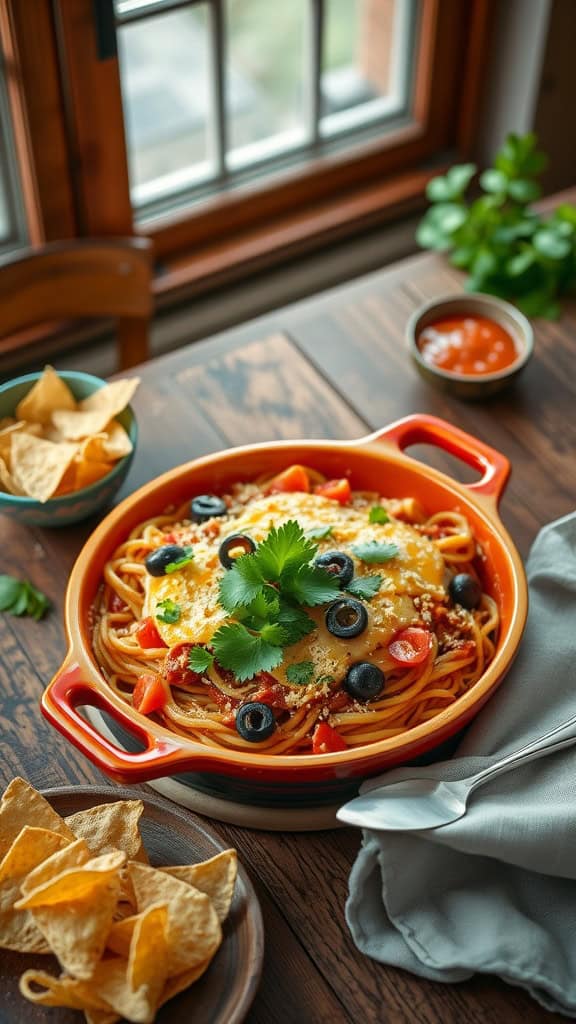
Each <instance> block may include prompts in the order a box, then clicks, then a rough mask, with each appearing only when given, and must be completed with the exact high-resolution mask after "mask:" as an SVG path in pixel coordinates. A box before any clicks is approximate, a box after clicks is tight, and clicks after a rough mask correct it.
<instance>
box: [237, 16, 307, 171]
mask: <svg viewBox="0 0 576 1024" xmlns="http://www.w3.org/2000/svg"><path fill="white" fill-rule="evenodd" d="M225 10H226V35H227V53H226V102H227V110H228V147H229V159H228V163H229V166H231V167H239V166H245V165H247V164H250V163H252V162H254V161H257V160H258V159H260V158H263V157H266V156H271V155H275V154H277V153H282V152H285V151H286V150H290V149H291V148H294V146H297V145H301V144H302V142H304V141H305V140H306V137H307V132H308V127H307V113H306V111H307V109H308V103H309V99H308V97H309V93H310V85H309V81H308V74H309V72H308V68H309V59H308V17H309V10H308V0H289V2H288V3H271V2H270V0H226V8H225Z"/></svg>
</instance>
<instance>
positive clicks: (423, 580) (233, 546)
mask: <svg viewBox="0 0 576 1024" xmlns="http://www.w3.org/2000/svg"><path fill="white" fill-rule="evenodd" d="M294 470H299V471H300V474H298V473H294V472H293V471H294ZM286 474H288V475H287V476H286ZM291 474H292V475H291ZM206 497H207V498H208V499H209V500H208V506H207V509H208V513H210V501H213V502H214V501H215V502H216V505H214V509H215V514H214V515H210V514H204V515H200V516H196V517H194V516H192V517H191V515H190V508H189V506H187V507H185V508H180V509H177V510H175V511H174V512H173V513H171V514H163V515H159V516H156V517H154V518H153V519H150V520H148V521H147V522H145V523H142V524H141V525H140V526H138V527H137V528H136V529H135V530H133V531H132V533H131V534H130V536H129V537H128V538H127V539H126V540H125V541H124V542H123V543H122V544H120V545H119V547H118V548H117V549H116V551H115V552H114V554H113V555H112V557H111V558H110V560H109V561H108V563H107V564H106V565H105V567H104V578H103V582H102V585H101V588H100V590H99V593H98V599H97V602H96V605H95V608H94V623H93V647H94V651H95V654H96V657H97V660H98V662H99V664H100V666H101V668H102V670H103V673H104V675H105V677H106V679H107V681H108V684H109V686H110V687H111V688H112V689H113V690H114V691H115V692H116V693H117V694H119V695H120V696H121V697H122V698H123V699H124V700H125V701H126V702H128V703H133V704H134V706H135V707H136V708H137V709H138V710H140V711H142V712H143V713H150V714H154V715H156V716H158V717H159V718H160V720H161V721H162V722H163V723H164V724H165V725H166V726H167V727H168V728H169V729H171V730H173V731H174V732H176V733H179V734H181V735H183V736H185V737H188V738H190V739H192V740H195V741H197V742H198V743H200V744H203V745H208V746H217V747H220V748H227V749H231V750H236V751H242V750H250V751H251V752H253V751H254V750H255V749H256V750H257V752H258V753H262V754H269V755H278V754H284V755H286V754H310V753H315V754H322V753H330V752H334V751H338V750H344V749H349V748H354V747H358V746H362V745H364V744H370V743H375V742H377V741H378V740H382V739H385V738H387V737H393V736H397V735H398V734H399V733H402V732H405V731H406V730H408V729H411V728H413V727H414V726H417V725H419V724H421V723H423V722H426V721H428V720H430V719H432V718H434V717H435V716H436V715H437V714H439V713H440V712H441V711H443V710H444V709H445V708H446V707H448V706H449V705H450V704H451V703H452V702H454V701H455V700H457V699H458V698H459V697H460V696H461V695H462V694H464V693H465V692H466V691H467V690H469V689H470V687H471V686H473V685H474V684H475V683H476V682H477V681H478V679H479V678H480V677H481V675H482V674H483V672H484V670H485V668H486V667H487V665H488V664H489V663H490V661H491V659H492V658H493V655H494V652H495V644H496V640H497V636H498V626H499V615H498V607H497V605H496V602H495V601H494V600H493V598H492V597H490V596H489V595H488V594H487V593H486V592H485V590H484V588H483V587H482V585H481V579H480V577H479V575H478V569H477V566H478V564H479V559H478V555H479V549H478V546H477V542H476V539H475V537H474V535H473V532H472V529H471V526H470V523H469V522H468V520H467V518H466V516H464V515H463V514H462V513H460V512H458V511H442V512H437V513H435V514H434V515H431V516H427V515H426V513H425V511H424V510H423V509H422V508H421V507H420V505H419V503H418V502H417V501H416V500H415V499H414V498H411V497H409V496H408V497H405V498H401V499H398V498H390V499H387V498H385V497H382V496H380V495H377V494H373V493H368V492H360V491H350V486H349V484H348V481H329V482H327V481H324V480H323V479H322V478H321V477H320V475H319V474H317V473H313V472H312V471H310V470H308V469H306V468H305V467H290V468H289V470H287V471H286V473H285V474H280V475H279V476H278V477H275V478H273V479H272V480H261V481H257V482H256V483H248V484H238V485H236V486H234V487H233V488H231V489H230V493H228V494H226V495H223V496H222V497H221V498H217V499H215V498H214V496H202V498H201V499H200V502H202V500H204V499H206ZM218 502H219V505H218ZM194 518H196V519H199V520H200V521H194ZM287 523H288V524H290V523H292V524H294V525H293V527H290V529H291V530H292V535H293V538H294V544H295V545H296V547H295V548H294V551H293V552H292V554H286V555H285V559H286V566H289V564H291V563H290V562H289V559H290V558H291V557H292V558H293V560H295V558H296V555H295V552H296V548H297V546H298V545H300V547H299V548H298V550H299V551H300V552H301V555H300V562H301V564H302V565H303V566H304V568H303V569H302V570H301V572H300V576H299V581H300V582H298V585H297V586H295V584H294V583H293V581H289V583H287V584H286V583H285V582H283V581H285V580H286V579H288V575H289V574H288V568H286V569H285V570H282V572H281V571H280V570H278V573H277V578H274V576H273V574H272V575H271V577H270V578H269V579H267V578H264V577H263V582H262V580H260V583H261V586H260V589H258V587H259V582H258V579H257V578H256V576H255V575H254V574H255V573H256V568H254V570H253V573H252V575H254V579H255V580H256V582H254V579H253V580H252V583H250V582H246V580H247V579H248V576H249V574H248V572H247V571H246V572H245V573H243V574H239V572H238V570H239V568H240V563H241V559H242V556H246V561H245V563H244V564H245V566H246V565H247V564H248V562H251V564H252V565H253V566H255V567H258V565H259V562H258V553H259V552H263V551H264V549H267V550H270V551H271V550H272V539H274V540H276V539H277V538H278V536H279V533H278V531H279V530H280V529H281V528H282V526H283V524H284V525H285V524H287ZM231 536H233V537H236V538H239V539H236V540H230V537H231ZM285 537H288V533H286V534H285ZM296 537H298V542H297V544H296ZM271 538H272V539H271ZM224 542H226V543H224ZM286 544H287V541H286ZM306 545H307V547H306ZM285 547H286V545H285ZM278 550H279V549H278ZM286 550H288V549H287V547H286ZM302 552H304V553H303V554H302ZM273 553H274V556H275V557H276V556H278V557H280V556H279V555H278V552H273ZM150 556H154V557H153V558H150ZM164 556H165V557H164ZM336 556H338V557H336ZM163 557H164V564H163V565H162V564H160V562H161V560H162V558H163ZM283 557H284V556H283ZM167 558H170V559H171V561H170V562H167V561H166V559H167ZM263 564H264V563H263ZM294 564H295V562H294ZM150 566H151V568H150ZM343 566H345V567H346V572H347V573H348V575H346V573H345V572H344V568H343ZM319 570H322V571H321V572H320V574H318V573H319ZM230 573H234V574H235V579H234V583H235V584H236V583H237V582H239V583H241V584H242V586H243V587H246V588H247V589H245V591H242V592H243V593H244V594H245V597H244V599H243V603H242V602H241V601H237V603H236V605H234V606H232V607H231V605H230V600H231V598H230V594H235V593H236V591H235V590H234V588H233V587H232V584H230V586H231V587H232V589H231V590H230V591H229V592H228V591H227V590H226V587H227V586H228V584H226V585H225V586H224V589H223V582H222V581H223V580H224V579H225V578H226V577H227V576H228V574H230ZM282 573H283V574H284V575H283V574H282ZM314 573H316V576H314ZM352 573H353V575H352ZM296 575H297V573H296ZM311 580H312V581H313V583H314V585H318V581H320V590H316V591H314V590H309V591H306V590H303V591H302V595H303V597H302V596H301V599H300V600H298V595H299V593H300V591H299V590H298V587H301V586H304V585H308V584H310V581H311ZM322 581H324V583H322ZM326 586H328V591H330V593H329V596H328V599H327V600H324V601H322V600H318V601H317V602H316V600H314V601H311V600H310V601H309V603H307V602H308V600H309V598H307V597H306V595H307V594H308V595H310V594H312V593H314V594H315V595H316V596H317V597H318V596H322V592H323V591H322V587H324V588H325V587H326ZM250 587H252V589H250ZM283 587H285V590H286V592H284V590H283ZM330 588H331V589H330ZM328 591H326V593H325V594H324V596H326V594H328ZM251 594H255V595H256V597H255V598H254V599H253V603H252V604H250V602H249V601H248V597H249V596H250V595H251ZM223 595H224V596H223ZM226 597H227V600H226V599H225V598H226ZM254 602H255V603H254ZM278 608H280V609H281V611H278ZM258 616H260V618H258ZM286 623H288V625H286ZM294 623H297V625H296V630H297V632H298V629H299V630H300V632H299V633H298V635H296V634H293V635H289V634H290V629H291V628H292V626H293V624H294ZM231 627H234V629H233V630H232V631H231ZM300 627H301V628H300ZM286 629H288V634H287V633H286ZM223 637H224V639H225V640H226V642H224V640H223V639H222V638H223ZM243 645H244V646H243ZM244 647H245V650H244ZM280 648H281V649H280ZM271 651H272V652H276V653H275V654H274V653H270V652H271ZM192 652H196V653H195V654H194V655H193V657H192V658H191V655H192ZM278 652H279V653H278ZM226 657H228V658H229V664H228V666H227V665H226ZM243 658H244V660H243ZM258 658H264V661H263V662H261V663H260V662H258ZM246 659H248V661H249V664H250V665H252V667H253V668H255V671H254V672H252V674H251V673H250V669H249V668H247V667H246V665H245V660H246ZM250 659H256V660H255V661H250ZM266 659H268V661H266ZM274 661H275V662H276V663H275V664H274ZM264 663H266V665H268V667H266V668H262V667H259V665H261V664H264ZM230 666H232V667H230ZM236 666H241V667H242V668H241V670H240V669H239V668H238V667H236ZM359 666H360V667H359ZM366 666H367V667H366ZM254 709H255V710H254ZM250 716H251V717H250Z"/></svg>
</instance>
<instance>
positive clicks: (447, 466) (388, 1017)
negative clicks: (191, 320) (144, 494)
mask: <svg viewBox="0 0 576 1024" xmlns="http://www.w3.org/2000/svg"><path fill="white" fill-rule="evenodd" d="M460 288H461V281H460V278H459V277H458V275H457V274H456V273H455V272H453V271H451V270H449V269H448V268H447V266H446V264H445V263H444V262H443V261H442V260H441V259H440V258H438V257H436V256H430V255H423V256H419V257H416V258H413V259H410V260H408V261H405V262H404V263H402V264H398V265H396V266H395V267H393V268H390V269H388V270H385V271H382V272H379V273H376V274H373V275H370V276H369V277H366V278H363V279H360V280H358V281H356V282H354V283H352V284H350V285H348V286H346V287H341V288H338V289H337V290H335V291H333V292H329V293H325V294H323V295H321V296H318V297H316V298H314V299H311V300H307V301H306V302H303V303H299V304H297V305H295V306H293V307H289V308H287V309H284V310H281V311H278V312H276V313H275V314H273V315H271V316H267V317H265V318H263V319H261V320H259V321H256V322H253V323H251V324H246V325H243V326H242V327H240V328H237V329H235V330H232V331H229V332H226V333H225V334H222V335H219V336H217V337H214V338H211V339H209V340H207V341H203V342H200V343H197V344H196V345H194V346H191V347H190V348H184V349H180V350H179V351H177V352H175V353H173V354H171V355H169V356H166V357H164V358H162V359H159V360H156V361H154V362H151V363H149V364H146V365H145V366H144V367H142V368H140V369H139V370H138V371H137V372H138V373H139V374H140V376H141V377H142V384H141V386H140V388H139V390H138V393H137V395H136V399H135V402H134V405H135V409H136V413H137V416H138V421H139V426H140V440H139V445H138V451H137V454H136V458H135V460H134V464H133V468H132V470H131V472H130V475H129V478H128V480H127V482H126V485H125V489H124V493H129V492H131V491H133V490H134V489H135V488H136V487H137V486H139V485H140V484H142V483H144V482H145V481H147V480H149V479H151V478H152V477H153V476H155V475H157V474H158V473H159V472H161V471H163V470H165V469H168V468H170V467H172V466H174V465H177V464H178V463H181V462H183V461H187V460H188V459H191V458H193V457H195V456H197V455H201V454H203V453H206V452H211V451H216V450H218V449H220V448H224V447H229V446H235V445H238V444H241V443H244V442H251V441H255V440H266V439H274V438H297V437H311V436H314V437H318V438H324V437H327V438H328V437H333V438H339V439H345V438H354V437H359V436H361V435H362V434H364V433H367V432H369V431H370V430H373V429H376V428H378V427H381V426H384V425H385V424H386V423H388V422H390V421H391V420H393V419H396V418H397V417H400V416H404V415H406V414H408V413H411V412H426V413H433V414H436V415H439V416H442V417H444V418H445V419H447V420H449V421H450V422H452V423H455V424H457V425H458V426H460V427H462V428H463V429H465V430H467V431H469V432H470V433H471V434H474V435H477V436H478V437H480V438H481V439H482V440H484V441H486V442H488V443H489V444H491V445H493V446H494V447H495V448H497V449H499V450H501V451H502V452H504V453H505V454H506V455H507V456H508V457H509V458H510V459H511V461H512V464H513V474H512V478H511V481H510V483H509V485H508V488H507V490H506V493H505V495H504V498H503V501H502V505H501V513H502V517H503V520H504V522H505V524H506V526H507V527H508V529H509V530H510V532H511V534H512V537H513V538H514V541H515V543H516V544H517V546H518V547H519V549H520V551H521V553H522V554H523V555H526V554H527V552H528V550H529V547H530V544H531V543H532V541H533V539H534V537H535V535H536V533H537V531H538V529H539V528H540V527H541V526H542V525H544V524H545V523H546V522H548V521H550V520H552V519H554V518H556V517H558V516H561V515H564V514H566V513H568V512H570V511H571V510H573V509H574V508H575V507H576V465H575V452H576V419H575V416H574V405H575V399H576V374H575V373H574V363H575V357H576V309H575V308H574V306H572V307H570V306H567V307H566V308H565V313H564V315H563V317H562V319H561V320H560V321H558V322H557V323H540V322H537V323H536V324H535V328H536V351H535V356H534V359H533V360H532V362H531V364H530V365H529V366H528V368H527V369H526V371H525V372H524V374H523V376H522V377H521V378H520V380H519V381H518V383H517V384H516V385H515V387H514V389H513V390H511V391H509V392H506V393H504V394H502V396H501V397H496V398H494V399H492V400H491V401H489V402H486V403H476V404H466V403H463V402H461V401H458V400H456V399H452V398H450V397H448V396H446V395H444V394H441V393H440V392H436V391H434V390H432V389H431V388H430V386H429V385H428V384H426V383H425V382H424V381H422V380H421V379H420V377H418V376H417V375H416V373H415V371H414V370H413V368H412V366H411V365H410V363H409V361H408V358H407V355H406V352H405V349H404V331H405V326H406V321H407V318H408V316H409V315H410V313H411V312H412V310H413V309H415V308H416V307H417V306H418V305H419V304H420V303H421V302H422V301H423V300H424V299H426V298H428V297H430V296H434V295H437V294H442V293H446V292H449V291H454V290H459V289H460ZM132 372H136V371H132ZM416 454H417V455H418V457H421V458H424V459H427V460H428V461H430V462H431V463H433V464H435V465H438V466H439V467H440V468H443V469H444V470H446V471H448V472H453V473H454V474H455V475H462V478H463V479H469V478H470V471H469V470H466V471H465V472H464V473H463V471H462V467H461V466H460V465H459V464H457V463H456V462H455V461H454V460H452V459H450V458H448V457H447V456H443V455H439V453H438V452H436V451H435V450H427V449H425V448H419V449H418V451H417V452H416ZM466 474H467V475H466ZM94 525H95V523H94V522H92V523H90V522H88V523H84V524H82V525H80V526H77V527H72V528H66V529H64V530H52V531H48V530H40V529H33V528H27V527H24V526H22V525H20V524H18V523H16V522H14V521H11V520H8V519H5V518H1V517H0V540H1V551H2V561H1V565H2V570H1V571H2V572H8V573H13V574H14V575H17V576H26V577H28V578H29V579H31V580H32V581H33V582H34V583H35V584H36V585H37V586H39V587H41V589H43V590H44V591H45V592H46V593H47V594H48V595H49V596H50V598H51V600H52V602H53V606H54V607H53V611H52V612H51V614H50V615H49V616H48V617H47V618H46V619H45V620H44V621H42V622H39V623H36V622H34V621H32V620H30V619H24V618H23V619H17V618H12V617H10V616H8V615H2V616H0V782H2V784H5V783H7V782H8V781H9V780H10V779H11V778H12V776H14V775H15V774H22V775H24V776H26V777H27V778H29V779H30V781H31V782H32V783H33V784H34V785H36V786H37V787H39V788H43V787H50V786H57V785H64V784H87V783H98V784H102V783H103V782H106V781H107V780H106V779H104V777H103V776H102V774H101V773H100V772H98V771H97V770H96V769H95V768H94V767H92V765H91V764H90V763H89V762H88V761H87V760H86V759H85V758H84V757H83V756H82V755H81V754H80V753H78V752H77V751H76V750H75V749H74V748H73V747H71V746H70V745H69V744H68V743H67V742H66V741H65V740H64V739H62V738H61V737H60V736H59V735H58V734H57V733H56V732H55V731H54V730H53V729H51V728H50V727H49V726H48V725H47V724H46V723H45V722H44V720H43V719H42V717H41V715H40V712H39V710H38V700H39V697H40V694H41V692H42V688H43V686H44V685H45V683H46V682H48V680H49V679H50V677H51V676H52V674H53V673H54V672H55V671H56V670H57V668H58V667H59V665H60V663H61V660H62V658H63V655H64V653H65V649H66V641H65V636H64V631H63V625H62V614H61V609H62V602H63V595H64V589H65V585H66V580H67V577H68V573H69V571H70V568H71V566H72V564H73V562H74V559H75V558H76V556H77V554H78V552H79V550H80V548H81V546H82V543H83V541H84V540H85V538H86V537H87V536H88V535H89V533H90V531H91V529H93V527H94ZM109 784H110V785H113V784H112V783H109ZM144 788H145V787H144ZM210 825H211V827H213V829H214V831H215V832H217V834H218V835H219V836H220V837H221V839H222V841H223V842H226V843H229V844H232V845H234V846H236V847H237V849H238V852H239V856H240V858H241V860H242V863H243V864H244V866H245V868H246V870H247V872H248V874H249V876H250V878H251V880H252V882H253V884H254V887H255V889H256V892H257V895H258V898H259V900H260V903H261V907H262V911H263V915H264V922H265V929H266V951H265V963H264V972H263V976H262V982H261V985H260V988H259V991H258V994H257V996H256V999H255V1001H254V1004H253V1007H252V1009H251V1011H250V1013H249V1015H248V1018H247V1019H248V1021H249V1024H272V1022H273V1024H320V1022H322V1024H323V1022H326V1024H327V1022H329V1021H330V1022H350V1024H358V1021H363V1022H366V1024H372V1022H374V1024H376V1022H394V1024H396V1022H399V1024H403V1022H418V1024H462V1022H466V1024H476V1022H478V1024H516V1022H517V1024H536V1022H539V1021H545V1022H552V1021H554V1020H558V1021H560V1020H562V1019H563V1018H561V1017H559V1016H556V1015H554V1014H552V1013H547V1012H546V1011H545V1010H543V1009H542V1008H541V1007H539V1006H538V1005H537V1004H536V1003H535V1002H533V1001H532V1000H531V999H530V998H529V997H528V996H527V995H525V994H524V993H523V992H522V991H520V990H519V989H517V988H512V987H508V986H506V985H504V984H503V983H502V982H500V981H499V980H498V979H496V978H492V977H483V978H475V979H473V980H471V981H468V982H465V983H460V984H457V985H440V984H434V983H431V982H428V981H425V980H421V979H418V978H415V977H413V976H412V975H410V974H407V973H404V972H400V971H397V970H392V969H387V968H386V967H383V966H382V965H381V964H378V963H375V962H374V961H372V960H369V959H367V958H365V957H363V956H361V955H360V954H359V953H358V951H357V950H356V948H355V947H354V945H353V943H352V940H351V938H350V935H349V933H348V929H347V927H346V924H345V920H344V902H345V899H346V893H347V884H348V876H349V873H350V868H351V865H352V863H353V861H354V858H355V856H356V853H357V850H358V847H359V843H360V836H359V834H358V833H357V832H356V831H354V830H351V829H350V830H348V829H346V830H342V831H334V832H328V833H309V834H288V833H286V834H282V833H268V832H256V831H251V830H247V829H241V828H239V827H236V826H229V825H223V824H218V823H212V822H211V823H210ZM1 985H2V961H1V958H0V993H1ZM1 1003H2V1000H1V996H0V1021H2V1020H3V1019H4V1018H3V1016H2V1013H3V1011H2V1005H1ZM22 1019H23V1020H24V1019H25V1017H23V1018H22ZM53 1019H54V1021H55V1022H57V1021H58V1013H57V1011H55V1012H54V1017H53ZM564 1019H565V1018H564ZM11 1024H13V1022H12V1021H11Z"/></svg>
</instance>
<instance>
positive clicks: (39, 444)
mask: <svg viewBox="0 0 576 1024" xmlns="http://www.w3.org/2000/svg"><path fill="white" fill-rule="evenodd" d="M138 384H139V379H138V378H137V377H130V378H126V379H123V380H115V381H112V382H111V383H107V382H106V381H105V380H102V379H101V378H100V377H93V376H92V375H91V374H88V373H81V372H79V371H72V370H62V371H58V372H56V371H55V370H54V369H53V368H52V367H51V366H47V367H46V368H45V369H44V370H43V371H42V372H41V373H29V374H26V375H25V376H23V377H17V378H16V379H15V380H11V381H8V382H7V383H6V384H2V385H0V513H4V514H6V515H9V516H12V517H13V518H14V519H17V520H18V521H19V522H22V523H26V524H28V525H31V526H65V525H66V524H68V523H75V522H79V521H80V520H81V519H86V518H87V517H88V516H91V515H94V513H95V512H98V511H99V510H100V509H102V508H104V507H105V506H106V505H108V504H110V502H111V500H112V498H113V497H114V495H115V494H116V492H117V491H118V489H119V488H120V486H121V485H122V483H123V482H124V479H125V477H126V474H127V473H128V470H129V469H130V464H131V462H132V459H133V456H134V450H135V447H136V440H137V434H138V428H137V424H136V418H135V416H134V412H133V410H132V408H131V406H130V401H131V399H132V396H133V395H134V392H135V390H136V388H137V387H138Z"/></svg>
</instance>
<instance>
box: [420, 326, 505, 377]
mask: <svg viewBox="0 0 576 1024" xmlns="http://www.w3.org/2000/svg"><path fill="white" fill-rule="evenodd" d="M418 348H419V350H420V353H421V355H422V358H423V359H424V362H426V363H430V364H431V365H432V366H436V367H437V368H438V369H439V370H446V371H447V372H448V373H463V374H466V375H469V376H473V377H478V376H481V375H482V374H485V373H495V372H496V371H498V370H503V369H504V368H505V367H507V366H511V365H512V363H515V362H516V360H517V359H518V354H519V353H518V349H517V348H516V345H515V344H514V340H513V338H512V336H511V335H510V334H508V331H505V330H504V328H503V327H501V326H500V324H497V323H495V321H494V320H488V319H487V318H486V317H483V316H462V317H451V318H450V319H446V320H437V321H436V322H435V323H433V324H429V325H428V327H425V328H424V330H423V331H422V332H421V334H420V336H419V338H418Z"/></svg>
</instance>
